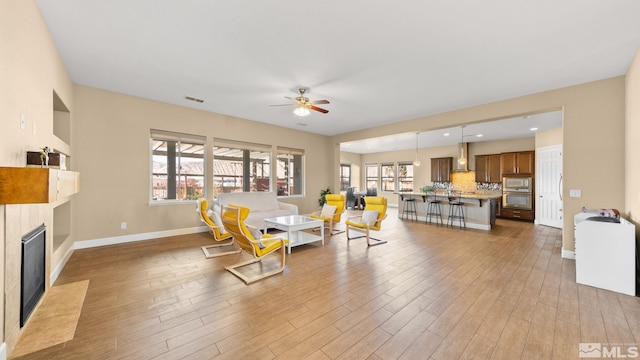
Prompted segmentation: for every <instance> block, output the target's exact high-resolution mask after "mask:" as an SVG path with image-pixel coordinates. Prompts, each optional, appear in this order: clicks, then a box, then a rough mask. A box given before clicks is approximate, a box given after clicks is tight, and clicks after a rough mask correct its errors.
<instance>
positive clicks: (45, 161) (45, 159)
mask: <svg viewBox="0 0 640 360" xmlns="http://www.w3.org/2000/svg"><path fill="white" fill-rule="evenodd" d="M50 152H51V150H50V149H49V147H48V146H45V147H43V148H40V166H42V167H49V153H50Z"/></svg>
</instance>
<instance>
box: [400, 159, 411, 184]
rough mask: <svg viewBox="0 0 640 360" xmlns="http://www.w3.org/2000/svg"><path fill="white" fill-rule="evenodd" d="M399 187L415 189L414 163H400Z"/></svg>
mask: <svg viewBox="0 0 640 360" xmlns="http://www.w3.org/2000/svg"><path fill="white" fill-rule="evenodd" d="M398 188H399V189H400V191H413V163H410V162H406V163H398Z"/></svg>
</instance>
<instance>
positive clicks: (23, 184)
mask: <svg viewBox="0 0 640 360" xmlns="http://www.w3.org/2000/svg"><path fill="white" fill-rule="evenodd" d="M79 190H80V173H78V172H75V171H66V170H58V169H49V168H26V167H24V168H21V167H0V205H5V204H42V203H50V202H55V201H58V200H60V199H63V198H65V197H68V196H70V195H73V194H75V193H77V192H78V191H79Z"/></svg>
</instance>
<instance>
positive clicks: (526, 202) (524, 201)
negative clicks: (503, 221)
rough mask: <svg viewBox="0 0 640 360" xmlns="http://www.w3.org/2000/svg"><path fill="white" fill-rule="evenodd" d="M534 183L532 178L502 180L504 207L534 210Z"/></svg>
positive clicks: (507, 178) (506, 178)
mask: <svg viewBox="0 0 640 360" xmlns="http://www.w3.org/2000/svg"><path fill="white" fill-rule="evenodd" d="M532 186H533V181H532V178H531V177H505V178H503V179H502V207H504V208H508V209H524V210H531V209H533V194H532V188H533V187H532Z"/></svg>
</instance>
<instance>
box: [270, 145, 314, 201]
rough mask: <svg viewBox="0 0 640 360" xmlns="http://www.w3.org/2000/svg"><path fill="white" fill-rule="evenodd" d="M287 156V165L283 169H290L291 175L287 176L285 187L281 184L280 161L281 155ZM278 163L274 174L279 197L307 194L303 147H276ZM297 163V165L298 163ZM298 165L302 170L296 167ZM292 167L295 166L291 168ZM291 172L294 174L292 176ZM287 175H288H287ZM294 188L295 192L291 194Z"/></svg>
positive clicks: (276, 161) (276, 160) (276, 162)
mask: <svg viewBox="0 0 640 360" xmlns="http://www.w3.org/2000/svg"><path fill="white" fill-rule="evenodd" d="M283 156H286V157H287V161H286V162H287V166H285V168H284V169H282V171H285V172H286V171H288V172H289V174H290V176H287V178H286V182H285V185H286V186H285V187H284V189H283V188H282V187H281V186H280V184H279V181H280V180H281V178H280V171H281V170H280V163H281V161H282V160H281V157H283ZM274 163H275V165H276V171H275V173H274V174H273V176H274V177H275V181H274V182H275V184H276V194H277V196H278V197H303V196H305V163H306V156H305V151H304V150H303V149H295V148H289V147H284V146H277V147H276V159H275V161H274ZM296 164H297V165H296ZM296 166H298V167H299V168H300V169H299V170H300V171H299V172H298V171H297V169H296ZM291 167H293V168H292V169H291ZM291 173H293V175H292V176H291ZM285 176H286V175H285ZM291 188H293V189H294V191H295V193H293V194H291V193H290V189H291ZM298 188H300V190H299V192H298V190H297V189H298Z"/></svg>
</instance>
